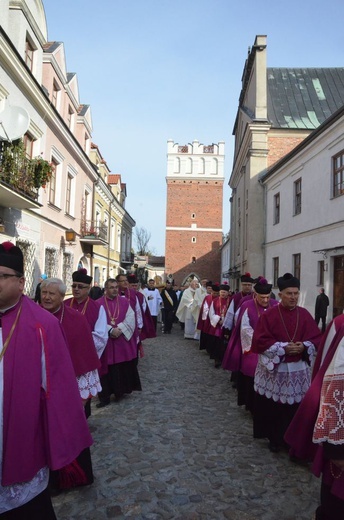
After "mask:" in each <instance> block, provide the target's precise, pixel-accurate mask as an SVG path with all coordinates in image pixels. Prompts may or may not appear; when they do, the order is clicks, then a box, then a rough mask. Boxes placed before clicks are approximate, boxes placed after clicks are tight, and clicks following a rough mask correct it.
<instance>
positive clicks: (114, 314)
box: [104, 296, 119, 325]
mask: <svg viewBox="0 0 344 520" xmlns="http://www.w3.org/2000/svg"><path fill="white" fill-rule="evenodd" d="M115 298H116V296H115ZM115 298H114V299H115ZM118 298H119V296H117V300H116V304H117V305H116V307H115V312H114V313H113V315H112V316H111V312H110V309H109V305H108V302H107V297H106V296H105V297H104V300H105V307H106V310H107V313H108V315H109V318H110V322H111V325H116V320H117V318H118V316H119V299H118ZM111 301H113V300H111Z"/></svg>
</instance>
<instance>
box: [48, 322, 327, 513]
mask: <svg viewBox="0 0 344 520" xmlns="http://www.w3.org/2000/svg"><path fill="white" fill-rule="evenodd" d="M144 348H145V356H144V357H143V358H142V359H141V360H140V362H139V371H140V376H141V382H142V387H143V391H142V392H141V393H135V394H132V395H130V396H127V397H125V398H124V399H123V400H122V401H120V402H118V403H115V402H112V403H111V405H109V406H108V407H105V408H102V409H97V408H96V407H95V403H93V405H92V416H91V418H90V419H89V425H90V428H91V431H92V434H93V437H94V445H93V447H92V459H93V468H94V474H95V482H94V484H93V485H92V486H88V487H85V488H79V489H76V490H74V491H69V492H67V493H63V494H61V495H59V496H57V497H56V498H54V506H55V511H56V514H57V518H58V520H72V519H83V520H90V519H92V520H105V519H112V518H115V519H118V520H121V519H137V520H141V519H142V520H160V519H161V520H168V519H180V520H197V519H210V520H217V519H219V520H220V519H230V520H239V519H240V520H312V519H313V517H314V511H315V509H316V507H317V504H318V498H319V497H318V495H319V487H320V482H319V481H318V480H317V479H316V478H315V477H313V476H312V475H311V473H310V470H309V468H307V467H303V466H299V465H296V464H293V463H291V462H290V461H289V459H288V455H287V453H278V454H272V453H270V451H269V450H268V448H267V441H265V440H254V439H253V437H252V421H251V418H250V416H249V414H248V412H246V411H245V410H243V409H241V408H239V407H238V406H237V404H236V392H235V390H233V389H232V387H231V383H230V380H229V379H230V378H229V373H227V372H225V371H223V370H222V369H219V370H216V369H215V368H214V366H213V362H212V361H211V360H210V359H209V358H208V356H207V354H206V353H205V352H204V351H200V350H199V347H198V343H197V342H196V341H193V340H184V338H183V335H182V332H181V330H180V329H179V326H174V329H173V331H172V334H171V335H161V333H159V336H158V337H157V338H155V339H153V340H146V341H145V345H144ZM66 413H68V410H66Z"/></svg>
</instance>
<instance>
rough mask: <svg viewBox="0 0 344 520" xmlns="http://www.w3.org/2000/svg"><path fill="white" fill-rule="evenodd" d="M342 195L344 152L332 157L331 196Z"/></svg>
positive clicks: (343, 192)
mask: <svg viewBox="0 0 344 520" xmlns="http://www.w3.org/2000/svg"><path fill="white" fill-rule="evenodd" d="M343 194H344V152H341V153H340V154H338V155H336V156H335V157H333V196H334V197H339V196H340V195H343Z"/></svg>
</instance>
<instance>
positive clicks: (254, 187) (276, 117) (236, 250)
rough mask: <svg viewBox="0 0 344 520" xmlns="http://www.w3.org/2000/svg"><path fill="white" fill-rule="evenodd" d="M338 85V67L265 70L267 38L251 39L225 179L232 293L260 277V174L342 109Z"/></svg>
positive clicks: (341, 77) (342, 77)
mask: <svg viewBox="0 0 344 520" xmlns="http://www.w3.org/2000/svg"><path fill="white" fill-rule="evenodd" d="M343 84H344V69H343V68H339V69H326V68H319V69H316V68H314V69H306V68H298V69H296V68H268V67H267V37H266V36H264V35H259V36H256V38H255V41H254V44H253V46H252V48H251V49H250V50H249V52H248V56H247V59H246V62H245V65H244V71H243V75H242V89H241V92H240V97H239V106H238V111H237V116H236V120H235V124H234V130H233V134H234V136H235V149H234V161H233V170H232V173H231V176H230V180H229V185H230V187H231V189H232V197H231V226H230V229H231V240H230V244H231V252H230V262H231V265H230V270H229V271H230V273H231V277H232V281H231V285H232V288H233V289H235V288H236V287H239V283H240V274H243V273H244V272H250V273H251V275H252V276H253V277H257V276H259V275H264V274H265V272H264V270H265V256H264V255H265V250H264V243H265V204H266V201H265V198H264V196H265V195H264V189H263V187H262V184H261V182H260V180H261V178H262V176H264V175H265V174H266V173H267V172H268V171H269V169H270V168H271V167H272V166H273V165H274V164H275V163H276V162H277V161H278V160H279V159H280V158H281V157H284V156H285V155H286V154H287V153H288V152H290V151H291V150H292V149H293V148H295V147H296V146H297V145H298V144H299V143H301V142H302V141H303V140H304V139H305V138H306V137H307V136H308V135H309V134H310V132H311V131H313V130H314V129H316V128H317V127H318V126H319V125H320V124H321V123H323V122H324V121H325V120H326V119H327V118H328V117H329V116H330V115H331V114H333V113H334V112H335V111H336V110H337V109H339V108H341V106H343V105H344V89H343V88H342V85H343ZM266 275H267V276H268V277H269V276H270V273H266ZM233 284H234V286H233Z"/></svg>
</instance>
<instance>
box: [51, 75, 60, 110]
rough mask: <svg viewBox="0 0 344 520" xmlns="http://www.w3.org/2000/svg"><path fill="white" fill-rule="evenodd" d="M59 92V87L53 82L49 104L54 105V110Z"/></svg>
mask: <svg viewBox="0 0 344 520" xmlns="http://www.w3.org/2000/svg"><path fill="white" fill-rule="evenodd" d="M59 91H60V89H59V86H58V84H57V83H56V82H55V81H54V83H53V93H52V98H51V102H52V104H53V105H54V107H55V108H57V103H58V99H59Z"/></svg>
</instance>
